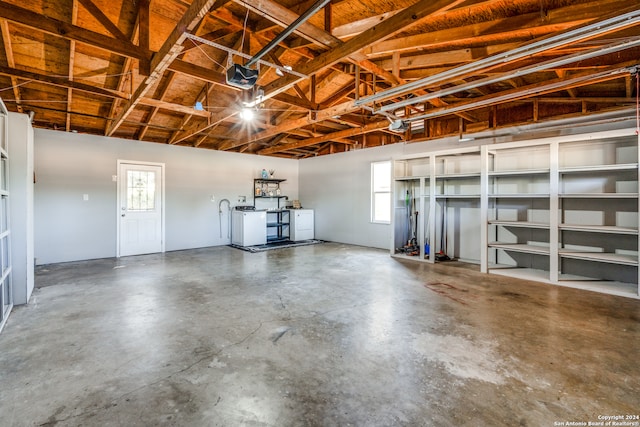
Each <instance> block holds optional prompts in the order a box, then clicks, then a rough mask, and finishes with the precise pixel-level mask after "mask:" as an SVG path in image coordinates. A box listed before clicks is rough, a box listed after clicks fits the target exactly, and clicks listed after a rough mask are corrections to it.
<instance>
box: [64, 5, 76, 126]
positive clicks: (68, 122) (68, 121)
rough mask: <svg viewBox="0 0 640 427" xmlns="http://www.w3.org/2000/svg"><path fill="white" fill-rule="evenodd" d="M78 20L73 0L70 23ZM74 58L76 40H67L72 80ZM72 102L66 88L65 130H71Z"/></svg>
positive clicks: (68, 90)
mask: <svg viewBox="0 0 640 427" xmlns="http://www.w3.org/2000/svg"><path fill="white" fill-rule="evenodd" d="M77 21H78V0H73V5H72V7H71V24H73V25H76V23H77ZM75 59H76V42H75V41H74V40H69V69H68V70H67V72H68V78H69V81H73V67H74V63H75ZM72 103H73V89H71V88H68V89H67V117H66V120H65V129H66V131H67V132H70V131H71V114H70V113H71V104H72Z"/></svg>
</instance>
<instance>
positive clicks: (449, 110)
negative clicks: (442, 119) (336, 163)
mask: <svg viewBox="0 0 640 427" xmlns="http://www.w3.org/2000/svg"><path fill="white" fill-rule="evenodd" d="M635 70H636V67H635V66H633V67H622V68H618V69H615V70H607V71H602V72H600V73H596V74H591V75H588V76H578V77H574V78H570V79H566V80H563V81H560V82H553V83H550V84H547V85H544V86H540V87H538V88H535V89H531V90H529V91H527V96H526V97H531V96H534V95H537V94H540V93H543V92H548V91H555V90H558V89H560V88H563V87H566V86H568V85H574V84H580V83H586V82H590V81H592V80H600V79H609V78H615V77H617V76H619V75H621V74H627V73H629V74H632V73H635ZM519 98H524V96H523V95H522V93H520V92H516V93H507V94H504V95H499V96H494V97H492V98H490V99H481V100H478V101H476V102H469V103H465V104H462V105H456V106H453V107H444V108H440V109H437V110H433V111H430V112H428V113H425V114H420V115H418V116H414V117H408V118H406V119H403V121H405V122H414V121H417V120H424V119H429V118H433V117H437V116H443V115H445V114H454V113H457V112H460V111H466V110H473V109H475V108H480V107H484V106H486V105H490V104H498V103H501V102H506V101H511V100H514V99H519Z"/></svg>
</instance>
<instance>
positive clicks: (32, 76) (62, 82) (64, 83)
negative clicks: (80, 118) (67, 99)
mask: <svg viewBox="0 0 640 427" xmlns="http://www.w3.org/2000/svg"><path fill="white" fill-rule="evenodd" d="M0 74H2V75H5V76H9V77H17V78H20V79H23V80H34V81H37V82H40V83H45V84H48V85H52V86H58V87H62V88H65V89H69V88H70V89H75V90H79V91H82V92H86V93H89V94H91V95H94V96H103V97H106V98H117V99H129V95H128V94H126V93H123V92H120V91H117V90H111V89H104V88H101V87H96V86H91V85H88V84H86V83H79V82H74V81H70V80H69V78H67V77H54V76H47V75H45V74H39V73H32V72H29V71H23V70H18V69H15V68H11V67H4V66H1V65H0Z"/></svg>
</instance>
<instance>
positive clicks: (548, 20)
mask: <svg viewBox="0 0 640 427" xmlns="http://www.w3.org/2000/svg"><path fill="white" fill-rule="evenodd" d="M602 1H604V2H608V3H612V2H613V3H615V4H620V5H622V4H623V3H624V0H602ZM620 8H622V7H620ZM610 10H615V8H614V9H610ZM485 11H486V4H485V3H484V2H483V3H478V4H475V5H471V6H468V7H465V8H460V9H456V10H455V11H453V12H451V13H450V14H451V15H453V14H459V13H461V12H465V13H464V14H465V15H466V16H476V15H478V14H481V13H484V12H485ZM601 11H602V9H601V8H599V7H598V8H594V7H593V3H584V4H579V5H572V6H567V7H563V8H558V9H552V10H550V11H549V13H548V14H547V15H545V16H541V15H540V13H539V12H535V13H528V14H522V15H518V16H514V17H509V18H501V19H495V20H492V21H485V22H480V23H477V24H473V25H464V26H459V27H455V28H449V29H446V30H439V31H433V32H428V33H422V34H416V35H412V36H407V37H400V38H395V39H393V40H385V41H382V42H379V43H376V44H373V45H371V46H370V47H368V48H366V49H364V50H363V52H364V53H365V54H367V55H371V56H381V55H385V56H386V55H391V54H393V53H394V52H406V51H414V50H425V49H430V50H434V49H448V50H452V49H462V48H467V47H472V46H483V45H485V44H494V45H495V44H500V43H505V42H508V43H512V42H515V41H525V40H531V39H532V38H536V37H542V36H544V35H546V34H550V33H555V32H560V31H565V30H566V29H568V28H570V27H573V26H576V25H579V24H582V23H585V22H587V21H588V20H591V19H594V18H597V17H599V16H600V14H601Z"/></svg>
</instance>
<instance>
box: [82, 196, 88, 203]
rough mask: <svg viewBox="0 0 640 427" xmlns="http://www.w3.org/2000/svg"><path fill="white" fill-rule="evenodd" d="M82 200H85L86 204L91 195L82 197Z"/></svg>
mask: <svg viewBox="0 0 640 427" xmlns="http://www.w3.org/2000/svg"><path fill="white" fill-rule="evenodd" d="M82 200H84V201H85V202H87V201H89V195H88V194H83V195H82Z"/></svg>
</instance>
